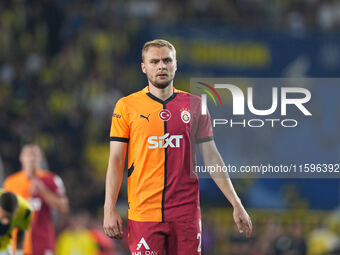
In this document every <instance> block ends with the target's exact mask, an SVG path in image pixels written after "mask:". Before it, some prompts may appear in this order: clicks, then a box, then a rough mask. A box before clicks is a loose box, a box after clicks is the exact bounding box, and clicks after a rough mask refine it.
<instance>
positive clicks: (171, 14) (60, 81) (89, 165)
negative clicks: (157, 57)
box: [0, 0, 340, 254]
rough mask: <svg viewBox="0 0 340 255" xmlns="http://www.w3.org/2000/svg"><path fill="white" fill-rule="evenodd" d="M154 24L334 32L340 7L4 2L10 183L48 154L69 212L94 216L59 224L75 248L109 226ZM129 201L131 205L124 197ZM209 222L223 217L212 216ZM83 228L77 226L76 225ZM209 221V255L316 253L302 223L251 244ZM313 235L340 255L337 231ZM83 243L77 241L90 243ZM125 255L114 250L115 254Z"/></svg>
mask: <svg viewBox="0 0 340 255" xmlns="http://www.w3.org/2000/svg"><path fill="white" fill-rule="evenodd" d="M165 9H166V11H165ZM154 23H157V24H158V25H163V26H178V25H183V24H187V25H196V26H197V25H198V26H201V25H204V26H209V25H214V24H219V25H225V26H229V27H237V28H240V29H254V30H257V29H263V28H265V29H268V30H281V31H287V32H293V33H295V32H297V33H296V34H301V33H307V32H309V31H315V30H319V31H322V32H325V33H326V32H334V31H337V29H339V27H340V3H339V2H338V1H333V0H322V1H321V0H306V1H302V0H290V1H286V0H276V1H272V2H271V3H270V4H267V3H266V1H259V0H255V1H250V0H229V1H227V4H226V3H225V2H224V1H219V0H210V1H200V0H188V1H179V0H175V1H165V0H159V1H156V0H142V1H138V0H128V1H125V0H116V1H110V0H87V1H83V0H74V1H67V0H58V1H57V0H40V1H39V0H8V1H0V49H1V50H0V159H2V165H3V166H2V168H3V169H2V170H3V172H2V175H3V176H8V175H9V174H11V173H13V172H15V171H17V170H19V168H20V165H19V162H18V155H19V152H20V148H21V146H22V145H23V144H25V143H31V142H34V143H37V144H39V145H40V146H41V147H42V149H43V151H44V152H45V153H46V159H48V160H46V164H45V166H46V167H48V168H51V170H53V171H54V172H56V173H58V174H59V175H60V176H61V177H62V179H63V180H64V182H65V186H66V190H68V196H69V199H70V205H71V210H72V211H73V212H76V211H79V210H86V211H88V212H90V213H91V214H92V215H91V216H89V215H87V214H85V215H84V214H80V215H78V214H76V216H75V217H73V218H72V219H71V220H69V223H67V222H68V221H67V222H66V223H64V225H63V224H61V225H62V226H60V228H59V232H62V231H63V230H65V229H68V230H67V231H68V232H63V233H64V235H63V236H61V238H64V239H66V240H67V238H69V239H68V240H73V241H71V242H75V241H74V240H75V239H72V238H73V237H74V236H72V235H71V234H75V233H77V234H79V233H81V232H79V229H80V230H82V229H93V225H95V226H99V225H100V224H101V223H98V222H97V224H92V223H91V224H92V225H91V224H90V225H91V226H90V225H89V224H88V222H90V220H88V218H86V217H98V215H101V213H102V211H101V208H102V205H103V203H104V184H103V183H104V177H105V176H104V174H105V171H106V167H107V155H108V149H109V148H108V138H109V127H110V119H111V114H112V109H113V106H114V104H115V102H116V101H117V100H118V99H119V98H120V97H122V96H123V95H126V94H128V93H130V92H131V91H135V90H137V89H140V88H141V87H143V85H141V84H142V83H143V76H142V74H141V72H140V70H139V65H138V62H139V61H140V59H139V55H138V54H139V51H138V52H137V53H136V52H133V53H132V52H131V51H132V50H135V49H139V48H140V47H139V45H138V47H136V46H135V45H133V44H134V42H135V41H136V40H137V39H138V36H139V34H140V33H141V31H142V29H143V28H144V27H145V26H148V24H154ZM136 51H137V50H136ZM0 161H1V160H0ZM47 162H48V164H47ZM0 168H1V162H0ZM121 196H126V192H125V191H124V190H123V191H122V192H121ZM208 215H209V217H215V216H216V214H215V213H213V212H212V213H210V212H209V214H208ZM70 217H71V216H70ZM84 217H85V219H86V220H84ZM74 219H76V221H74ZM75 222H76V223H79V225H77V226H75V225H76V224H75ZM91 222H92V221H91ZM206 222H207V224H206V226H203V229H205V239H204V244H205V245H204V246H203V252H204V251H205V253H204V254H307V253H306V252H307V247H310V246H308V240H310V239H308V240H307V239H306V235H305V233H306V231H305V230H304V229H303V228H304V226H303V225H301V223H298V222H293V223H291V225H289V226H286V227H285V228H281V224H282V222H280V220H278V221H277V220H268V221H262V222H261V221H260V220H259V221H257V222H259V225H258V226H260V227H258V226H256V227H255V230H256V229H258V230H256V232H255V234H254V236H253V238H252V239H251V240H250V241H245V240H243V239H240V238H239V237H238V236H236V235H235V234H234V232H232V231H230V229H231V227H230V228H229V229H228V228H223V227H222V225H219V224H216V222H214V221H213V220H206ZM255 225H256V223H255ZM312 225H313V224H312ZM313 226H314V227H315V228H314V229H309V232H308V233H314V234H315V235H318V234H322V235H324V236H326V238H325V239H327V236H331V237H329V238H331V239H332V240H333V241H332V245H329V246H332V248H331V249H333V250H336V249H338V246H337V245H338V244H339V242H340V241H339V237H340V233H339V232H336V231H332V230H331V229H330V227H329V226H330V225H327V226H328V227H324V225H323V224H321V222H320V224H319V225H315V224H314V225H313ZM337 226H339V225H337ZM320 231H324V232H322V233H321V232H320ZM327 231H328V232H329V233H328V232H327ZM326 232H327V233H326ZM65 233H66V234H67V233H68V235H65ZM70 233H71V234H70ZM273 233H275V234H273ZM98 235H100V234H98ZM79 236H81V235H80V234H79ZM79 236H78V237H79ZM310 236H311V235H309V237H310ZM83 237H84V236H81V237H79V239H78V240H84V239H82V238H83ZM74 238H76V237H74ZM84 238H85V237H84ZM310 238H312V237H310ZM224 240H228V241H227V242H224ZM262 240H266V241H262ZM66 242H67V241H66ZM325 242H326V241H325ZM104 243H105V241H104ZM287 243H289V244H290V245H291V246H289V247H294V249H293V248H292V249H293V251H292V250H288V251H285V250H282V249H281V248H282V247H288V246H287ZM105 244H106V243H105ZM226 244H228V245H226ZM320 245H321V246H322V245H323V244H320ZM320 245H319V246H318V245H316V246H315V247H316V248H313V247H312V248H310V249H312V250H313V249H315V250H316V252H314V253H313V252H311V253H308V254H323V253H322V252H323V250H322V249H321V248H320V249H319V247H320ZM327 245H328V244H327ZM327 245H326V246H327ZM108 246H109V248H108V249H113V248H112V247H111V248H110V245H108ZM254 247H255V248H254ZM280 247H281V248H280ZM327 247H328V246H327ZM59 249H62V247H59ZM65 249H67V248H65ZM318 249H319V250H320V252H319V253H318V251H319V250H318ZM254 251H256V252H254ZM125 252H126V250H124V248H122V247H119V245H117V244H116V254H125ZM294 252H295V253H294ZM328 252H330V251H328ZM334 252H335V253H334V254H340V252H339V251H338V253H336V251H334ZM57 254H58V253H57ZM59 254H66V253H65V252H61V253H59ZM103 254H104V253H103ZM105 254H106V253H105ZM107 254H110V253H107ZM328 254H330V253H328Z"/></svg>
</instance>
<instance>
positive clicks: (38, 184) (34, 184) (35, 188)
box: [30, 177, 46, 195]
mask: <svg viewBox="0 0 340 255" xmlns="http://www.w3.org/2000/svg"><path fill="white" fill-rule="evenodd" d="M45 188H46V187H45V184H44V183H43V182H42V181H41V180H39V178H37V177H33V178H32V179H31V189H30V191H31V194H33V195H35V194H39V193H40V192H43V191H44V190H45Z"/></svg>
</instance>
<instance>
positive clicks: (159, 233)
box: [128, 220, 169, 255]
mask: <svg viewBox="0 0 340 255" xmlns="http://www.w3.org/2000/svg"><path fill="white" fill-rule="evenodd" d="M128 224H129V225H128V229H129V230H128V231H129V233H128V243H129V249H130V252H131V254H132V255H140V254H143V255H163V254H165V244H166V239H167V235H168V232H169V226H168V224H167V223H162V222H138V221H132V220H129V223H128Z"/></svg>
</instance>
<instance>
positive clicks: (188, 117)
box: [181, 108, 191, 123]
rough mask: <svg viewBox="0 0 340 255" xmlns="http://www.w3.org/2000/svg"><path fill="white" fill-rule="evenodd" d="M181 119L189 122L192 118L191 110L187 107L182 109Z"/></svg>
mask: <svg viewBox="0 0 340 255" xmlns="http://www.w3.org/2000/svg"><path fill="white" fill-rule="evenodd" d="M181 119H182V121H183V122H184V123H189V122H190V120H191V114H190V110H189V109H187V108H182V109H181Z"/></svg>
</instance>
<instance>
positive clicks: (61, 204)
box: [31, 176, 69, 213]
mask: <svg viewBox="0 0 340 255" xmlns="http://www.w3.org/2000/svg"><path fill="white" fill-rule="evenodd" d="M56 178H59V179H60V177H58V176H56ZM59 182H61V179H60V181H59ZM56 185H57V186H58V185H62V189H64V188H63V184H62V182H61V183H57V184H56ZM31 188H32V192H33V193H34V192H37V193H39V195H40V196H41V197H42V198H43V199H44V200H45V202H46V203H47V204H48V205H49V206H51V207H52V208H55V209H57V210H58V211H59V212H61V213H68V211H69V202H68V198H67V196H66V194H65V192H64V191H62V192H59V194H57V193H55V192H53V191H52V190H50V189H49V188H48V187H47V186H46V185H45V184H44V183H43V182H42V181H41V180H40V179H39V178H37V177H35V178H33V179H32V180H31Z"/></svg>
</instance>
